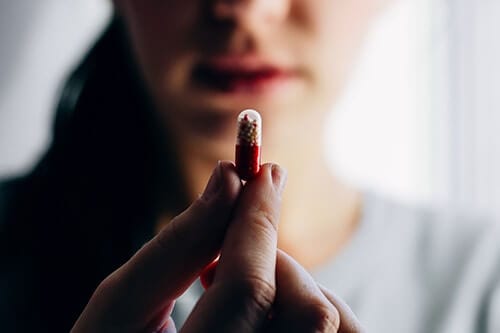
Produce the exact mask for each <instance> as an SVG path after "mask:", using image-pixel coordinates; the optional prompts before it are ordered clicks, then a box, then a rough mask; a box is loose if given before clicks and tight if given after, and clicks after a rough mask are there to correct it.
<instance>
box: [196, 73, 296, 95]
mask: <svg viewBox="0 0 500 333" xmlns="http://www.w3.org/2000/svg"><path fill="white" fill-rule="evenodd" d="M203 74H204V73H202V74H201V75H195V80H196V82H197V83H198V85H199V86H201V87H203V88H204V89H208V90H212V91H214V92H218V93H224V94H250V95H254V94H261V93H264V92H269V91H270V90H271V89H273V88H274V89H275V88H278V87H280V86H282V85H284V84H286V83H288V82H289V81H290V80H292V78H293V76H292V75H291V74H289V73H285V72H282V71H278V70H267V71H262V72H258V73H254V74H251V75H244V74H242V75H237V74H233V75H225V74H218V73H216V72H210V73H208V74H207V73H205V75H203Z"/></svg>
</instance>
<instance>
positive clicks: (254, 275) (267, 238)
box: [183, 164, 286, 332]
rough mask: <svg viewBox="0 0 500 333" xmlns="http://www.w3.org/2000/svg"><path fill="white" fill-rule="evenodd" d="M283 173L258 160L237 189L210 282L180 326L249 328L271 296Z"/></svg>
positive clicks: (251, 329)
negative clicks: (248, 178) (253, 173)
mask: <svg viewBox="0 0 500 333" xmlns="http://www.w3.org/2000/svg"><path fill="white" fill-rule="evenodd" d="M285 179H286V174H285V171H284V170H283V169H281V168H280V167H279V166H277V165H271V164H266V165H263V166H262V169H261V171H260V173H259V175H258V176H257V177H256V178H254V179H253V180H251V181H249V182H248V183H247V184H246V186H245V187H244V189H243V190H242V192H241V194H240V198H239V199H238V203H237V205H236V208H235V211H234V215H233V218H232V221H231V223H230V225H229V227H228V230H227V233H226V237H225V239H224V245H223V247H222V250H221V256H220V260H219V263H218V266H217V270H216V272H215V277H214V279H213V284H212V286H211V287H210V288H209V289H208V290H207V292H206V293H205V294H204V295H203V297H202V298H201V299H200V301H199V302H198V304H197V306H196V307H195V309H194V310H193V312H192V313H191V315H190V317H189V318H188V320H187V322H186V324H185V326H184V327H183V332H254V331H256V330H257V329H258V328H259V327H260V326H261V325H262V324H263V323H264V321H265V320H266V318H267V315H268V313H269V310H270V308H271V305H272V303H273V300H274V296H275V290H276V288H275V267H276V251H277V225H278V221H279V212H280V206H281V192H282V190H283V186H284V183H285Z"/></svg>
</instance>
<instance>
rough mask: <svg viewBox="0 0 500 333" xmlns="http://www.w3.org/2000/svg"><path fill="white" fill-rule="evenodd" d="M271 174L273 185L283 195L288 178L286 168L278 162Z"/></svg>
mask: <svg viewBox="0 0 500 333" xmlns="http://www.w3.org/2000/svg"><path fill="white" fill-rule="evenodd" d="M271 176H272V178H273V185H274V188H275V190H276V192H278V194H279V195H281V194H282V193H283V190H284V189H285V183H286V178H287V172H286V170H285V169H283V168H282V167H280V166H279V165H277V164H273V166H272V168H271Z"/></svg>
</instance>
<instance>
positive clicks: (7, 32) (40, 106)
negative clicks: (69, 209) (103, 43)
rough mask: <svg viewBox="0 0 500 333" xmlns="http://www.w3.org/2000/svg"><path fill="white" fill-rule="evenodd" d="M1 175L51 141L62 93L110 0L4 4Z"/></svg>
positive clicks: (19, 167) (0, 22) (0, 24)
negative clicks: (55, 115) (63, 82)
mask: <svg viewBox="0 0 500 333" xmlns="http://www.w3.org/2000/svg"><path fill="white" fill-rule="evenodd" d="M0 1H1V3H0V177H1V176H6V175H8V174H12V173H14V172H19V171H24V170H26V169H27V168H29V167H30V166H31V165H32V163H33V162H34V161H35V160H36V158H37V157H38V156H39V154H40V153H41V152H42V151H43V149H44V148H45V146H46V145H47V143H48V140H49V139H50V133H49V126H50V123H51V120H52V119H51V118H52V109H53V107H54V105H55V103H56V100H57V91H58V88H59V85H60V83H61V81H62V79H63V78H64V77H65V75H66V74H67V70H68V68H70V67H71V66H73V65H74V64H75V62H76V61H77V59H78V57H79V56H80V55H81V53H82V51H83V50H84V49H85V48H87V46H88V45H89V43H91V41H92V39H93V38H94V36H95V35H96V34H97V33H98V31H99V30H100V29H101V27H102V25H103V24H104V22H105V21H106V17H107V15H108V14H109V4H108V1H106V0H71V1H67V0H43V1H40V0H16V1H9V0H0Z"/></svg>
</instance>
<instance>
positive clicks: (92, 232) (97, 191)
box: [0, 18, 186, 332]
mask: <svg viewBox="0 0 500 333" xmlns="http://www.w3.org/2000/svg"><path fill="white" fill-rule="evenodd" d="M124 31H125V29H124V26H123V24H122V23H121V22H120V20H119V19H117V18H114V19H113V20H112V22H111V24H110V25H109V27H108V28H107V29H106V31H105V32H104V34H103V36H102V37H101V38H100V39H99V40H98V41H97V43H96V44H95V46H94V47H93V48H92V49H91V50H90V52H89V53H88V54H87V55H86V56H85V57H84V59H83V61H82V62H81V64H80V65H79V66H78V67H77V68H76V69H75V70H74V71H73V73H71V75H70V76H69V78H68V80H67V82H66V83H65V85H64V87H63V89H62V94H61V100H60V102H59V104H58V107H57V110H56V114H55V121H54V127H53V139H52V142H51V144H50V147H49V149H48V150H47V152H46V153H45V155H44V156H43V157H42V159H41V160H40V162H39V163H38V164H37V165H36V167H35V168H34V170H33V171H32V172H31V173H30V174H29V175H28V176H26V177H23V178H21V179H18V180H16V181H10V182H7V183H4V184H3V185H2V184H0V250H1V251H0V253H1V254H0V257H1V259H2V272H3V273H2V278H3V279H4V282H5V283H6V284H7V283H8V284H9V291H8V293H7V292H6V294H5V297H4V299H3V300H2V302H0V310H1V315H2V316H3V315H5V319H6V320H7V319H8V321H7V322H6V323H5V325H6V327H7V328H10V327H12V328H14V327H15V328H16V330H17V328H19V331H24V329H21V327H24V326H23V325H26V327H31V326H30V325H37V327H36V330H37V331H42V332H43V331H51V332H56V331H68V330H69V329H70V328H71V326H72V324H73V323H74V322H75V320H76V318H77V316H78V314H79V313H80V312H81V311H82V309H83V307H84V305H85V304H86V302H87V301H88V299H89V298H90V295H91V294H92V292H93V290H95V288H96V286H97V285H98V283H99V282H100V281H102V280H103V279H104V278H105V277H106V276H107V275H109V274H110V273H111V272H112V271H113V270H114V269H116V268H117V267H118V266H119V265H121V264H123V263H124V262H125V261H126V260H128V259H129V258H130V256H131V255H132V254H133V253H134V252H135V251H136V250H137V249H138V248H139V247H140V246H141V245H142V244H143V243H144V242H145V241H147V240H148V239H149V238H151V237H152V235H153V234H154V228H155V222H156V218H157V217H158V214H159V213H160V212H161V211H162V210H165V209H167V210H168V211H169V212H171V213H173V214H176V213H177V212H178V211H179V210H181V209H183V208H184V206H185V204H186V200H185V195H184V192H183V190H182V189H183V188H184V187H183V186H182V185H183V184H182V180H181V179H179V177H178V175H179V172H178V170H177V168H178V166H177V162H176V158H175V151H174V150H173V149H172V147H169V144H168V142H169V141H168V136H167V135H166V134H165V131H164V130H163V126H161V125H160V122H159V121H158V120H157V118H156V114H155V112H154V110H153V108H152V106H151V104H150V103H149V101H150V98H149V96H148V95H147V90H146V89H145V88H144V85H143V83H142V80H141V77H140V75H138V71H137V70H136V68H135V64H134V61H133V59H132V56H131V51H130V47H129V46H128V43H127V38H126V35H125V32H124ZM2 292H3V290H2ZM7 304H8V306H7ZM4 305H5V309H3V306H4ZM0 318H2V320H3V318H4V317H0ZM15 318H23V323H20V322H18V321H16V320H15ZM33 328H34V327H33Z"/></svg>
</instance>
